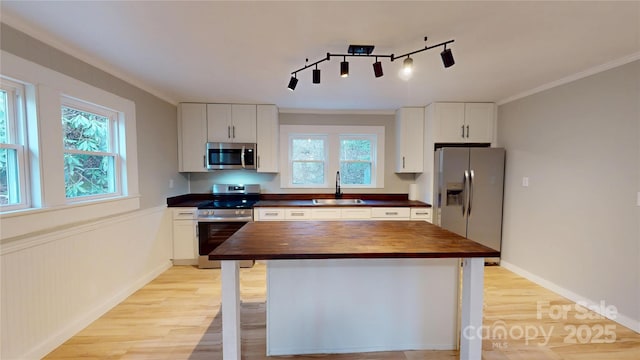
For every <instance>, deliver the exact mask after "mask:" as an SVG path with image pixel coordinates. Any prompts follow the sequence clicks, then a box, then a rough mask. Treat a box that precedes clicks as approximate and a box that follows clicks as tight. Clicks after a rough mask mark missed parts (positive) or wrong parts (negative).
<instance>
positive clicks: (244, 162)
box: [207, 142, 256, 170]
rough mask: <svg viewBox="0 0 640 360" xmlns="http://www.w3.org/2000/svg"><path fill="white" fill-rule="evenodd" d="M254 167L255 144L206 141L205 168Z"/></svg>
mask: <svg viewBox="0 0 640 360" xmlns="http://www.w3.org/2000/svg"><path fill="white" fill-rule="evenodd" d="M255 168H256V144H249V143H218V142H215V143H207V169H208V170H233V169H249V170H252V169H253V170H255Z"/></svg>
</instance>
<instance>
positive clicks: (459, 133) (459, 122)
mask: <svg viewBox="0 0 640 360" xmlns="http://www.w3.org/2000/svg"><path fill="white" fill-rule="evenodd" d="M433 118H434V123H433V132H434V142H435V143H459V142H468V141H467V140H466V136H465V135H466V132H465V130H466V129H465V128H464V125H465V123H464V121H465V104H464V103H435V104H434V114H433Z"/></svg>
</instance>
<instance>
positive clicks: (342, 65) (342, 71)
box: [340, 58, 349, 77]
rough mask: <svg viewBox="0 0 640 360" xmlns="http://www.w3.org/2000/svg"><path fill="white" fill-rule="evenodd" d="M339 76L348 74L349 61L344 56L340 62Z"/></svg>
mask: <svg viewBox="0 0 640 360" xmlns="http://www.w3.org/2000/svg"><path fill="white" fill-rule="evenodd" d="M340 76H341V77H348V76H349V62H348V61H347V59H346V58H344V59H343V60H342V61H341V62H340Z"/></svg>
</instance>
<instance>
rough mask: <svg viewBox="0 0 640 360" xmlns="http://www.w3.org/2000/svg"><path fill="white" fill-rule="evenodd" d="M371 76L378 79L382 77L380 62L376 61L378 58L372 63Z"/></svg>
mask: <svg viewBox="0 0 640 360" xmlns="http://www.w3.org/2000/svg"><path fill="white" fill-rule="evenodd" d="M373 74H374V75H375V76H376V77H377V78H379V77H381V76H382V75H384V74H383V73H382V63H381V62H380V61H378V58H376V62H374V63H373Z"/></svg>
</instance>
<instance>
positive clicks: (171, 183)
mask: <svg viewBox="0 0 640 360" xmlns="http://www.w3.org/2000/svg"><path fill="white" fill-rule="evenodd" d="M169 189H173V179H169Z"/></svg>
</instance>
